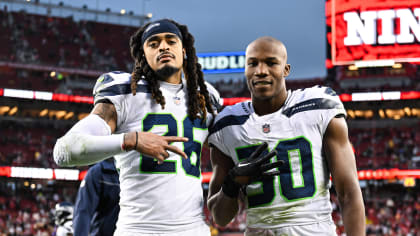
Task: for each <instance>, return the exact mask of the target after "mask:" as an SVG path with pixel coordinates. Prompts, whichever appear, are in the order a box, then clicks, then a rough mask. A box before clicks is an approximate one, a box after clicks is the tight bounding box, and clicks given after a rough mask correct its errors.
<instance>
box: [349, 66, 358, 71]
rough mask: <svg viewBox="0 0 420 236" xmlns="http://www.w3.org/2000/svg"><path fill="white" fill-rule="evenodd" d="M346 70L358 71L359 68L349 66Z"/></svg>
mask: <svg viewBox="0 0 420 236" xmlns="http://www.w3.org/2000/svg"><path fill="white" fill-rule="evenodd" d="M347 69H348V70H358V69H359V68H358V67H357V66H355V65H350V66H349V67H348V68H347Z"/></svg>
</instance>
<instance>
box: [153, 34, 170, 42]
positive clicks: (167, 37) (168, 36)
mask: <svg viewBox="0 0 420 236" xmlns="http://www.w3.org/2000/svg"><path fill="white" fill-rule="evenodd" d="M164 37H165V39H172V38H177V36H176V35H175V34H165V36H164ZM160 38H161V37H159V36H157V35H154V36H152V37H150V38H149V39H148V40H147V41H146V42H150V41H159V40H160Z"/></svg>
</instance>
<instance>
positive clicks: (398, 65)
mask: <svg viewBox="0 0 420 236" xmlns="http://www.w3.org/2000/svg"><path fill="white" fill-rule="evenodd" d="M392 68H394V69H401V68H402V64H401V63H395V64H394V65H392Z"/></svg>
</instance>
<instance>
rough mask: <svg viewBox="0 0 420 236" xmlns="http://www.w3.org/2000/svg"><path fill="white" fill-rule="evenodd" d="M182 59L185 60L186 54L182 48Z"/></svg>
mask: <svg viewBox="0 0 420 236" xmlns="http://www.w3.org/2000/svg"><path fill="white" fill-rule="evenodd" d="M182 57H183V58H184V59H187V52H186V51H185V48H182Z"/></svg>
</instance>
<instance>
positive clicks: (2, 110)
mask: <svg viewBox="0 0 420 236" xmlns="http://www.w3.org/2000/svg"><path fill="white" fill-rule="evenodd" d="M9 110H10V107H8V106H2V107H0V115H4V113H6V112H9Z"/></svg>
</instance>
